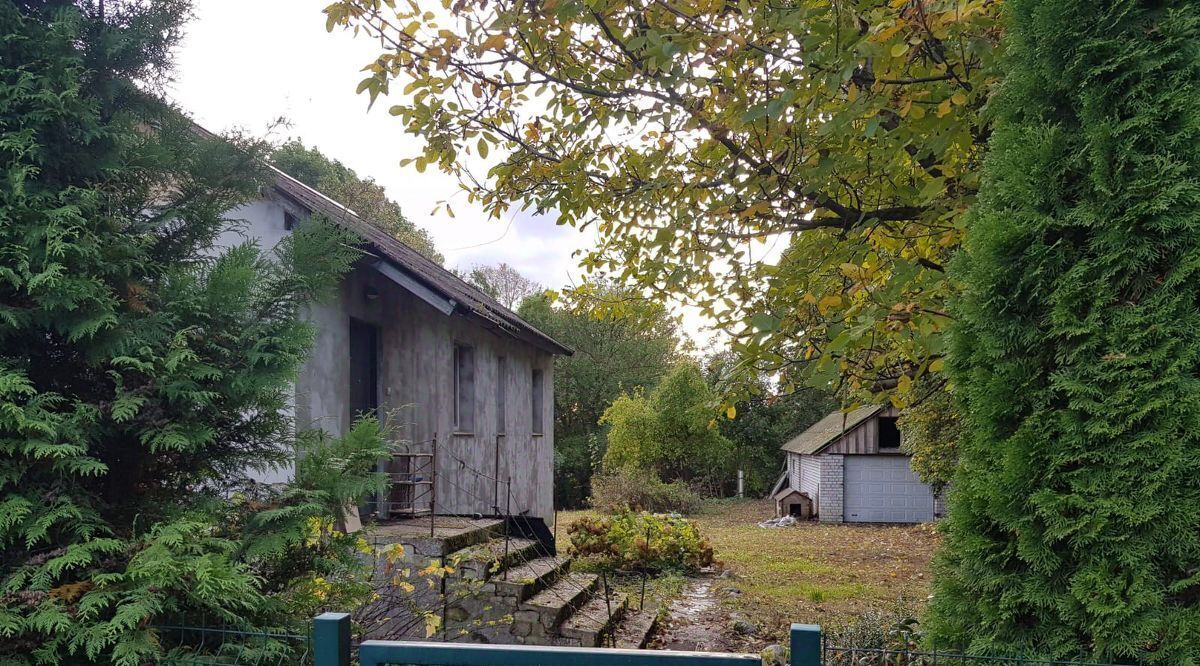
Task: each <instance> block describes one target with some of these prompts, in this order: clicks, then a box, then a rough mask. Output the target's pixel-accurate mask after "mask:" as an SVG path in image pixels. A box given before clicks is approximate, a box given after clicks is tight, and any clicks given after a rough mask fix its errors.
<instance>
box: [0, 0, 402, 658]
mask: <svg viewBox="0 0 1200 666" xmlns="http://www.w3.org/2000/svg"><path fill="white" fill-rule="evenodd" d="M187 11H188V6H187V3H186V2H183V1H182V0H158V1H156V2H153V3H146V2H134V1H129V2H122V1H119V0H108V1H107V2H103V3H91V2H86V3H78V4H74V3H70V2H63V1H58V0H51V1H44V2H14V1H13V0H0V33H2V34H3V35H4V39H3V40H2V41H0V127H2V128H3V132H2V138H0V663H42V664H59V663H80V662H94V663H117V664H140V663H147V662H150V661H153V660H155V659H156V658H157V655H158V654H159V652H158V651H159V649H160V647H159V646H160V642H159V641H158V640H157V636H156V634H155V630H154V629H153V626H154V625H155V624H156V623H158V622H160V621H163V620H164V619H174V620H179V619H183V620H188V619H189V618H190V619H199V618H204V619H205V620H206V621H208V622H213V621H217V622H221V623H225V624H232V625H257V626H272V625H283V624H287V623H289V622H291V621H293V620H295V619H296V618H297V615H300V614H303V613H307V612H308V611H309V610H311V604H308V605H305V604H303V603H296V600H297V599H299V598H300V597H302V596H303V595H302V594H300V592H298V591H299V590H303V589H306V587H307V586H309V584H310V583H311V581H313V580H314V579H316V578H320V577H328V576H343V577H346V578H347V580H349V579H351V578H353V576H355V575H358V573H357V570H356V569H355V568H354V562H355V560H354V547H355V546H356V545H357V544H356V541H355V539H354V538H353V537H352V536H351V535H335V534H332V533H331V532H330V531H329V530H325V528H324V526H327V525H330V524H331V522H332V520H333V518H334V511H335V510H336V508H337V507H341V506H344V505H345V504H347V503H349V502H352V501H353V498H354V497H356V496H357V494H359V493H361V492H366V491H367V490H369V489H371V488H374V487H377V485H378V483H379V479H378V478H377V476H376V475H374V473H373V466H372V467H366V466H365V465H363V464H361V463H362V461H364V460H367V459H370V460H372V461H373V460H374V459H375V458H377V457H379V456H381V455H384V454H385V453H386V451H385V450H384V449H383V447H382V444H381V439H380V437H378V428H377V427H376V426H375V425H374V424H372V423H365V424H363V425H362V426H361V427H360V428H359V429H356V430H355V431H354V432H353V433H351V435H350V437H348V438H346V439H345V440H343V441H341V442H337V443H327V445H325V446H324V447H318V448H317V449H316V450H314V451H313V455H312V457H311V458H308V459H306V462H305V463H303V464H302V470H308V469H310V468H321V469H325V468H324V467H322V465H324V464H325V463H329V464H330V467H329V468H328V470H330V471H325V472H322V473H320V474H317V473H315V472H313V473H308V472H306V473H303V474H301V475H300V476H299V478H298V479H297V481H296V482H295V483H294V484H292V485H291V486H290V487H288V488H285V489H282V490H277V489H264V488H256V487H255V486H254V485H253V484H252V483H250V482H249V480H248V472H249V471H250V470H252V469H254V468H261V467H267V466H270V465H274V464H279V463H281V462H283V461H285V460H288V459H290V458H291V457H292V456H293V455H294V449H295V443H294V442H293V441H292V439H293V437H294V435H293V434H292V430H293V428H292V425H291V424H290V423H289V422H288V419H287V417H286V413H287V412H286V410H285V409H284V407H285V403H286V401H287V399H288V394H289V390H288V388H289V385H290V383H291V381H292V380H293V378H294V376H295V373H296V370H297V368H298V366H299V364H300V363H301V362H302V360H303V359H304V358H305V355H306V353H307V350H308V348H309V345H310V342H311V337H312V331H311V330H310V327H309V325H308V324H306V323H305V322H304V321H303V319H302V317H301V316H300V313H301V308H302V306H303V304H305V303H307V302H309V301H312V300H314V299H318V298H320V297H322V295H323V294H325V293H326V292H327V291H328V290H329V289H330V288H331V287H332V286H334V285H335V284H336V283H337V280H338V279H339V277H340V276H341V275H342V274H343V273H344V272H345V271H346V270H347V269H348V268H349V266H350V265H351V263H352V262H353V261H354V259H355V257H356V251H355V250H354V249H353V248H354V243H355V241H354V239H353V238H351V237H350V236H348V235H347V234H346V233H345V232H343V231H339V230H337V229H336V228H334V227H333V226H331V225H328V224H323V223H321V222H320V221H319V220H318V221H312V222H311V223H308V224H306V225H304V226H302V227H301V228H299V229H297V230H296V232H295V233H294V234H293V235H292V236H291V237H290V238H289V239H288V240H287V241H286V242H284V243H283V244H281V245H280V246H279V247H278V248H275V249H273V250H272V251H269V252H268V251H266V250H264V249H263V248H259V247H257V246H255V245H254V244H253V243H246V244H243V245H241V246H238V247H235V248H232V249H230V250H228V251H227V252H224V253H222V254H213V251H212V250H211V248H212V247H213V246H214V241H215V239H216V238H217V236H218V235H219V234H220V233H221V232H223V231H225V230H227V229H229V228H230V226H231V225H233V224H235V222H234V221H231V220H229V219H227V218H226V216H225V215H226V211H229V210H231V209H235V208H236V206H238V205H239V204H242V203H244V202H246V201H247V200H249V199H250V198H252V197H254V196H257V192H258V190H259V187H260V186H261V185H262V184H263V183H264V180H263V173H262V172H261V167H260V166H259V165H260V159H261V158H262V157H263V156H264V155H265V151H266V147H265V146H263V145H262V144H260V143H257V142H254V141H250V140H245V139H240V138H237V137H233V138H230V139H228V140H211V139H205V138H202V137H199V136H197V133H196V132H195V130H194V128H193V127H192V126H191V124H190V123H189V122H188V121H187V120H186V119H185V118H184V117H183V116H182V115H181V114H180V113H179V112H177V111H176V110H175V109H173V108H171V107H169V106H168V105H165V104H163V103H162V102H160V101H158V100H157V99H156V98H155V96H154V95H153V94H150V93H148V92H147V89H148V88H152V87H153V86H154V85H155V84H156V83H158V82H161V81H162V80H164V79H165V78H166V77H167V76H168V75H169V68H168V65H169V59H170V49H171V47H172V45H173V43H174V41H175V40H176V39H177V37H178V35H179V34H180V26H181V24H182V22H183V20H184V18H185V17H186V15H187ZM133 81H137V82H138V85H134V84H133V83H131V82H133ZM139 86H140V87H139ZM322 460H324V462H322ZM339 461H340V462H339ZM335 468H336V471H332V470H334V469H335ZM346 589H355V588H354V587H353V586H352V585H351V586H348V587H347V588H346Z"/></svg>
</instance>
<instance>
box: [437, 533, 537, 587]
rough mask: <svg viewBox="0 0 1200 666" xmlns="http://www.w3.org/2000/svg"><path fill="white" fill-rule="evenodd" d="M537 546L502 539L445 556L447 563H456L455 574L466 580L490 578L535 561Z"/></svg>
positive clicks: (534, 542)
mask: <svg viewBox="0 0 1200 666" xmlns="http://www.w3.org/2000/svg"><path fill="white" fill-rule="evenodd" d="M539 547H540V546H539V544H538V542H537V541H534V540H532V539H520V538H516V537H512V538H509V539H508V540H507V544H506V541H505V539H504V538H496V539H492V540H491V541H486V542H484V543H480V544H476V545H473V546H469V547H467V548H462V549H460V550H456V551H454V552H453V553H450V554H449V555H447V556H446V562H447V563H451V564H453V563H455V562H457V570H458V571H457V574H458V575H460V576H464V577H468V578H477V579H486V578H491V577H492V576H493V575H494V574H495V573H496V572H498V571H501V570H502V569H504V568H506V567H509V566H512V565H514V564H517V563H520V562H525V561H528V560H532V559H536V558H537V557H538V548H539Z"/></svg>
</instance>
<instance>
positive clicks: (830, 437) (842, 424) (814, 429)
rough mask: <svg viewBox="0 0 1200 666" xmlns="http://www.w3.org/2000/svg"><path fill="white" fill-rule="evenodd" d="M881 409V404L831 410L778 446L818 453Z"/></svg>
mask: <svg viewBox="0 0 1200 666" xmlns="http://www.w3.org/2000/svg"><path fill="white" fill-rule="evenodd" d="M882 410H883V406H881V405H866V406H863V407H859V408H858V409H855V410H853V411H850V412H843V411H841V410H839V411H836V412H833V413H832V414H828V415H826V416H825V418H823V419H821V420H820V421H817V422H816V423H814V424H813V425H812V426H811V427H809V429H808V430H805V431H804V432H802V433H800V434H799V435H796V436H795V437H793V438H792V439H790V440H788V441H787V442H786V443H785V444H784V445H783V446H781V447H779V448H780V449H782V450H784V451H787V452H789V453H799V454H802V455H813V454H817V453H820V452H821V450H822V449H824V448H825V447H827V446H829V445H830V444H832V443H833V442H834V441H836V440H837V439H838V438H839V437H841V436H842V435H845V434H846V433H848V432H850V431H851V430H854V429H855V428H857V427H858V426H860V425H862V424H863V423H865V422H866V421H867V420H868V419H870V418H871V417H872V416H875V415H876V414H878V413H879V412H880V411H882Z"/></svg>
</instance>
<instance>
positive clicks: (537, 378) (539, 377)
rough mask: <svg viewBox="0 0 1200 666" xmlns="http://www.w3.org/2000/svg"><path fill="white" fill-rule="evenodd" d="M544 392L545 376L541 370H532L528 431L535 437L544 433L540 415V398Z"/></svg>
mask: <svg viewBox="0 0 1200 666" xmlns="http://www.w3.org/2000/svg"><path fill="white" fill-rule="evenodd" d="M545 392H546V375H545V373H544V372H542V369H541V368H534V369H533V387H532V390H531V391H530V408H531V417H530V431H531V432H532V433H533V434H535V435H541V434H543V433H544V432H545V427H546V426H545V423H544V422H543V418H542V413H543V411H544V410H543V407H542V402H543V400H542V398H543V394H544V393H545Z"/></svg>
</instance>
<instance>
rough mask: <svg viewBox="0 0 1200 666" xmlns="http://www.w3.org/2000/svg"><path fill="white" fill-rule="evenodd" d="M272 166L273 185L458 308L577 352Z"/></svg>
mask: <svg viewBox="0 0 1200 666" xmlns="http://www.w3.org/2000/svg"><path fill="white" fill-rule="evenodd" d="M270 168H271V170H272V172H273V173H274V174H275V189H277V190H278V191H279V192H280V193H282V194H283V195H284V196H286V197H288V198H290V199H291V200H293V201H294V202H295V203H297V204H299V205H300V206H303V207H304V208H306V209H307V210H309V211H310V212H315V213H321V214H323V215H325V216H326V217H328V218H329V219H330V220H332V221H333V222H334V223H336V224H340V225H342V226H344V227H346V228H347V229H349V230H351V231H353V232H354V233H355V234H357V235H358V236H359V237H360V238H362V239H363V240H364V241H366V243H367V247H366V248H365V249H366V251H367V252H369V253H372V254H375V255H376V256H378V257H380V258H382V259H384V260H386V261H387V262H388V263H389V264H391V265H392V266H394V267H395V268H397V269H399V270H400V271H401V272H403V273H404V274H405V275H407V276H408V277H410V278H412V279H414V280H416V281H417V282H419V283H420V284H422V285H424V286H425V287H427V288H428V289H430V290H432V291H434V292H436V293H438V294H440V295H441V296H443V297H444V298H446V299H448V300H449V301H451V302H453V303H454V306H455V310H456V311H457V312H460V313H461V314H467V315H474V316H477V317H479V318H481V319H483V320H485V321H486V322H488V323H490V324H492V325H494V326H495V327H496V328H498V329H500V330H502V331H504V332H505V333H507V334H509V335H511V336H513V337H515V338H518V339H520V340H524V341H526V342H528V343H530V344H532V345H534V346H536V347H538V348H540V349H543V350H545V351H548V352H550V353H552V354H565V355H568V356H570V355H571V354H573V353H574V352H573V351H572V350H571V348H570V347H567V346H566V345H564V344H562V343H560V342H558V341H557V340H555V339H554V338H552V337H550V336H549V335H547V334H545V333H543V332H542V331H540V330H538V329H537V327H536V326H534V325H533V324H530V323H529V322H527V321H525V320H524V319H522V318H520V317H519V316H517V314H516V313H515V312H513V311H512V310H509V309H508V308H506V307H504V306H503V305H501V304H500V303H498V302H497V301H496V300H495V299H493V298H492V297H490V296H488V295H487V294H485V293H483V292H482V291H480V290H479V289H478V288H476V287H474V286H472V285H471V284H469V283H467V282H466V281H464V280H463V279H461V278H459V277H458V276H457V275H455V274H454V273H451V272H450V271H448V270H446V269H445V268H443V267H442V266H440V265H439V264H437V263H436V262H434V261H432V260H430V259H429V258H428V257H426V256H425V255H423V254H421V253H420V252H417V251H416V250H414V249H412V248H411V247H409V246H407V245H405V244H404V243H402V242H400V241H398V240H396V238H394V237H393V236H392V235H391V234H389V233H388V232H386V231H384V230H383V229H381V228H380V227H378V226H376V225H374V224H372V223H370V222H368V221H367V220H364V219H363V218H361V217H359V216H358V215H357V214H356V213H355V212H354V211H352V210H350V209H349V208H347V207H345V206H343V205H342V204H339V203H338V202H336V201H334V200H333V199H330V198H329V197H327V196H325V195H324V194H322V193H321V192H319V191H317V190H316V189H314V188H312V187H309V186H308V185H305V184H304V183H302V182H300V181H299V180H297V179H295V178H293V177H291V176H289V175H287V174H286V173H284V172H283V171H281V170H279V169H277V168H275V167H273V166H272V167H270Z"/></svg>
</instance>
